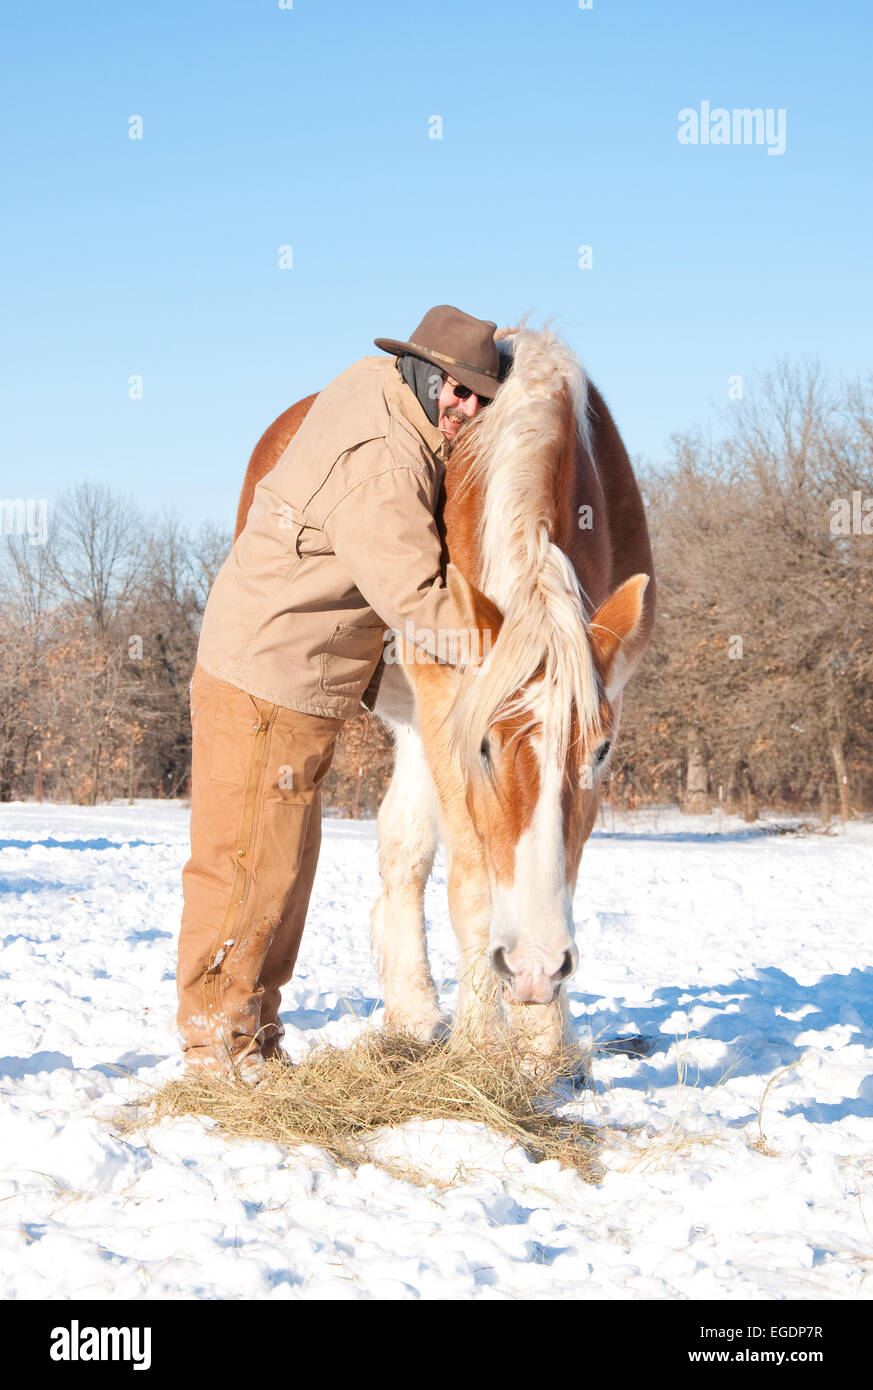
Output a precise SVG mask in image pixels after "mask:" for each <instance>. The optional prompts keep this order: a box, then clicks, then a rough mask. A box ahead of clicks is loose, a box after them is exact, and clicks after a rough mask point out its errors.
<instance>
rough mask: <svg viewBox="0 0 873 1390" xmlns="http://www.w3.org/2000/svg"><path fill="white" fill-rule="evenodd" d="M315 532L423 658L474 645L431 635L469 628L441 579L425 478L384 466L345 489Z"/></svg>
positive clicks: (405, 469) (412, 471) (382, 615)
mask: <svg viewBox="0 0 873 1390" xmlns="http://www.w3.org/2000/svg"><path fill="white" fill-rule="evenodd" d="M323 530H324V532H325V535H326V536H327V538H328V540H329V541H330V542H331V545H332V546H333V550H334V554H335V555H336V557H337V559H338V560H339V561H340V563H341V564H342V565H343V567H344V569H346V570H347V571H348V573H349V575H350V576H351V578H352V579H353V580H354V581H355V583H356V584H357V586H358V588H359V589H360V591H361V593H362V594H363V596H364V598H365V599H366V600H367V602H368V603H369V604H370V606H371V608H373V609H374V610H375V612H376V613H378V615H379V617H380V618H381V619H382V621H383V622H385V623H387V624H388V626H389V627H393V628H397V630H398V631H399V632H400V633H401V635H402V636H404V637H405V636H406V635H407V627H406V625H407V623H412V639H413V641H414V642H415V643H416V645H417V646H420V647H423V648H424V649H425V650H426V651H427V652H429V654H430V655H431V656H434V657H435V656H437V655H439V658H440V660H446V658H447V655H448V656H449V658H450V657H451V653H452V651H453V650H457V649H460V650H461V651H463V650H467V651H470V650H476V648H475V646H472V647H471V645H470V644H469V643H465V642H463V640H461V641H460V643H459V648H457V649H456V648H455V647H454V644H453V643H452V642H451V641H448V642H447V641H445V640H444V641H443V642H442V643H440V644H439V650H438V648H437V643H438V641H439V634H440V632H442V633H443V634H446V633H449V632H452V633H454V632H457V633H462V632H465V631H469V628H468V624H467V623H466V622H465V620H464V618H463V617H462V615H461V613H460V612H459V610H458V609H457V607H456V606H455V602H454V600H453V598H452V596H451V594H450V593H449V590H448V589H447V588H446V586H445V585H444V584H443V581H442V578H441V560H442V545H441V542H440V537H439V532H438V530H437V525H436V521H435V519H434V516H433V512H432V510H431V500H430V495H429V489H428V485H427V481H426V480H425V479H424V478H423V477H422V476H421V474H420V473H419V472H418V471H417V470H416V469H414V468H409V467H402V466H397V465H390V466H388V467H386V468H385V469H384V471H382V472H380V473H376V474H374V475H373V476H371V477H367V478H365V479H364V480H363V481H362V482H360V483H358V484H357V485H356V486H354V487H352V488H351V489H350V490H349V491H348V492H347V493H346V494H345V495H344V496H343V497H342V498H341V499H340V501H339V502H338V503H337V504H336V505H335V506H334V507H333V509H332V510H331V511H330V512H329V513H328V514H327V516H326V517H325V519H324V522H323Z"/></svg>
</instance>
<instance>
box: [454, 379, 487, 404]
mask: <svg viewBox="0 0 873 1390" xmlns="http://www.w3.org/2000/svg"><path fill="white" fill-rule="evenodd" d="M446 384H447V385H448V386H449V390H450V391H451V393H452V395H453V396H454V398H455V400H456V401H466V400H469V399H470V397H471V396H475V397H476V399H477V401H478V402H479V406H480V408H481V407H482V406H485V405H488V403H489V401H490V399H491V398H490V396H480V395H478V394H477V392H475V391H471V390H470V388H469V386H460V385H459V384H458V383H457V382H453V383H451V384H450V383H448V382H447V383H446Z"/></svg>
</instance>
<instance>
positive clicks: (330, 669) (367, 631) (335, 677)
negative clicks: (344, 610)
mask: <svg viewBox="0 0 873 1390" xmlns="http://www.w3.org/2000/svg"><path fill="white" fill-rule="evenodd" d="M384 633H385V624H384V623H378V624H376V625H371V626H370V627H351V626H350V625H349V624H348V623H337V625H336V627H335V628H334V630H333V632H332V633H331V635H330V637H329V638H328V639H327V641H326V642H325V644H324V648H323V650H322V653H321V679H320V682H319V683H320V686H321V689H322V691H323V692H324V694H325V695H350V696H355V695H357V696H358V698H359V699H360V697H361V695H363V693H364V691H365V690H366V688H367V686H368V685H369V683H370V677H371V676H372V674H373V672H374V671H375V669H376V664H377V662H378V660H379V658H380V656H381V655H382V638H383V636H384Z"/></svg>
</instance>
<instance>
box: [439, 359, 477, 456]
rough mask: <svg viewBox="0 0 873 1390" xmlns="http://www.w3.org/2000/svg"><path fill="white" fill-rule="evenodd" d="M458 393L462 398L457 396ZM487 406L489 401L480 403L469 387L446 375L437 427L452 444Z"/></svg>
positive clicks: (440, 396) (440, 399)
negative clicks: (466, 425) (457, 435)
mask: <svg viewBox="0 0 873 1390" xmlns="http://www.w3.org/2000/svg"><path fill="white" fill-rule="evenodd" d="M458 391H460V393H461V395H460V396H458V395H457V394H456V392H458ZM487 404H488V402H487V400H485V401H480V400H479V397H478V396H477V395H475V394H474V393H473V392H472V391H471V390H470V389H469V387H467V386H461V385H460V384H459V383H458V382H457V381H456V380H455V378H454V377H453V376H449V375H448V374H445V376H444V378H443V387H442V390H441V391H440V395H439V409H438V419H437V427H438V428H439V429H441V430H442V432H443V434H444V435H445V437H446V439H447V440H448V442H449V443H450V444H451V443H452V441H453V440H454V438H455V435H456V434H457V433H458V430H459V429H460V428H461V426H462V425H463V424H465V422H466V421H467V420H472V419H473V417H474V416H475V415H478V414H479V411H480V410H481V409H482V406H483V405H487Z"/></svg>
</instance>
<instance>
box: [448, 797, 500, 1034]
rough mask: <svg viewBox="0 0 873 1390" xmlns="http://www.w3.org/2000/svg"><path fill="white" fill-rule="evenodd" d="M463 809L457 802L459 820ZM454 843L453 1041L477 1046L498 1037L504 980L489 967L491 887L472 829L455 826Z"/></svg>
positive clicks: (451, 878)
mask: <svg viewBox="0 0 873 1390" xmlns="http://www.w3.org/2000/svg"><path fill="white" fill-rule="evenodd" d="M462 805H463V801H460V802H458V801H457V800H455V802H454V815H455V816H457V815H458V814H459V806H462ZM464 820H465V821H466V817H464ZM452 838H453V841H454V843H453V845H452V846H450V847H449V851H450V856H451V863H450V868H449V913H450V915H451V919H452V928H453V930H454V933H455V936H456V937H457V938H458V947H459V949H460V958H459V964H458V977H459V992H458V1007H457V1011H456V1014H455V1025H454V1030H453V1038H454V1040H455V1041H456V1042H458V1043H463V1042H464V1041H465V1040H467V1041H470V1042H476V1041H482V1040H485V1039H487V1038H488V1037H490V1036H492V1035H493V1033H494V1029H495V1025H496V1024H498V1021H499V1018H500V990H499V981H498V979H497V976H496V975H495V974H494V972H493V971H492V970H491V967H490V966H489V964H488V943H489V934H490V928H491V887H490V883H489V878H488V869H487V866H486V864H485V862H484V860H483V858H482V855H481V853H479V849H478V839H477V837H476V834H475V832H474V830H473V826H472V824H471V823H466V824H464V825H458V824H457V823H455V824H453V826H452Z"/></svg>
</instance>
